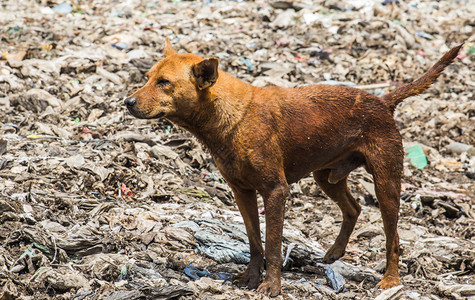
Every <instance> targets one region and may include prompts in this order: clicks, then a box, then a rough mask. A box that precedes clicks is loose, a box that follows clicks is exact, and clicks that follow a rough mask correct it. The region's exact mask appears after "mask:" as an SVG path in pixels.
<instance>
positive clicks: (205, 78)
mask: <svg viewBox="0 0 475 300" xmlns="http://www.w3.org/2000/svg"><path fill="white" fill-rule="evenodd" d="M164 54H165V58H164V59H162V60H161V61H159V62H158V63H156V64H155V65H154V66H153V67H152V68H151V69H150V71H148V72H147V77H148V81H147V83H146V84H145V85H144V86H143V87H142V88H140V89H139V90H137V91H136V92H135V93H133V94H132V95H131V96H130V97H127V98H126V99H125V105H126V106H127V108H128V110H129V112H130V113H131V114H132V115H134V116H135V117H137V118H142V119H152V118H160V117H166V118H168V119H170V120H172V121H173V120H180V119H181V120H183V119H185V118H189V117H191V116H192V115H193V113H195V112H196V111H198V110H199V108H200V106H201V103H200V102H202V101H205V100H204V98H206V97H207V95H209V88H210V87H211V86H213V85H214V84H215V83H216V81H217V79H218V59H217V58H214V57H212V58H209V59H202V58H201V57H199V56H196V55H193V54H179V53H177V52H176V51H175V50H174V49H173V47H172V45H171V44H170V42H169V40H168V39H166V41H165V50H164Z"/></svg>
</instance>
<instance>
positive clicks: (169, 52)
mask: <svg viewBox="0 0 475 300" xmlns="http://www.w3.org/2000/svg"><path fill="white" fill-rule="evenodd" d="M163 53H165V57H167V56H170V55H173V54H176V51H175V49H173V46H172V44H170V40H169V39H168V38H165V48H164V49H163Z"/></svg>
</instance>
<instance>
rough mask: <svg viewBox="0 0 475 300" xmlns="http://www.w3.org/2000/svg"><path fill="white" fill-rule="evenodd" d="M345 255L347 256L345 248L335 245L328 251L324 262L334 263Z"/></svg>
mask: <svg viewBox="0 0 475 300" xmlns="http://www.w3.org/2000/svg"><path fill="white" fill-rule="evenodd" d="M343 255H345V247H339V246H337V245H333V246H332V247H331V248H330V249H328V251H327V253H326V254H325V256H324V257H323V261H324V262H326V263H333V262H335V261H337V260H338V259H340V258H341V257H342V256H343Z"/></svg>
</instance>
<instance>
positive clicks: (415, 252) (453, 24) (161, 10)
mask: <svg viewBox="0 0 475 300" xmlns="http://www.w3.org/2000/svg"><path fill="white" fill-rule="evenodd" d="M0 7H1V9H0V35H1V37H2V38H1V39H0V53H1V56H0V298H1V299H78V300H79V299H256V298H260V299H265V298H266V297H265V296H263V295H259V294H258V293H257V292H256V291H251V290H247V289H241V288H238V287H236V286H235V285H233V284H232V276H233V275H235V274H237V273H238V272H240V271H242V270H244V268H245V264H246V263H247V262H248V261H249V256H250V255H249V249H248V241H247V237H246V234H245V229H244V225H243V222H242V218H241V216H240V214H239V211H238V209H237V207H236V205H235V203H234V200H233V196H232V193H231V190H230V188H229V187H228V186H227V185H226V183H225V181H224V179H223V178H222V177H221V176H220V174H219V171H218V170H217V167H216V165H215V164H214V163H213V161H212V159H211V156H210V155H209V154H208V153H207V152H206V151H205V149H204V148H203V147H202V146H201V145H200V144H199V143H198V142H197V140H196V139H194V138H193V137H192V136H191V135H190V134H188V133H187V132H185V131H184V130H182V129H180V128H178V127H176V126H175V125H173V124H171V123H169V122H168V121H166V120H153V121H150V120H138V119H135V118H133V117H132V116H131V115H129V114H128V112H127V111H126V109H125V108H124V105H123V99H124V97H125V96H126V95H128V94H130V93H131V92H132V91H133V90H135V89H137V88H139V87H140V86H142V85H143V84H144V83H145V81H146V77H145V73H146V72H147V71H148V69H149V68H150V67H151V66H152V65H153V64H154V62H156V61H158V60H160V59H161V58H162V57H163V54H162V50H163V45H164V39H165V37H168V38H169V39H170V40H171V42H172V44H173V45H174V47H175V49H176V50H177V51H178V52H190V53H194V54H198V55H201V56H203V57H210V56H215V57H218V58H219V59H220V67H221V68H222V69H223V70H225V71H227V72H229V73H230V74H232V75H234V76H236V77H238V78H241V79H242V80H244V81H247V82H249V83H252V84H253V85H256V86H265V85H270V84H274V85H278V86H282V87H295V86H299V85H308V84H322V83H323V84H338V85H346V86H353V87H358V88H362V89H365V90H368V91H370V92H371V93H374V94H376V95H383V94H384V93H386V92H387V91H389V90H392V89H394V88H395V86H397V85H398V84H399V83H405V82H410V81H411V80H413V79H416V78H417V77H419V76H420V75H422V74H423V73H424V72H425V71H426V70H428V68H430V66H432V65H433V64H434V63H435V62H436V61H437V60H438V59H439V58H440V57H441V56H442V55H443V53H444V52H445V51H447V50H448V49H449V48H450V47H453V46H455V45H456V44H459V43H461V42H465V45H464V48H463V50H462V52H461V54H460V55H459V56H458V58H457V61H456V62H455V63H454V64H453V65H451V66H450V67H448V68H447V69H446V71H445V73H444V74H443V75H442V76H441V78H440V79H439V80H438V81H437V83H435V84H434V85H433V86H432V87H431V88H429V90H428V91H427V92H426V93H425V94H423V95H420V96H417V97H412V98H409V99H406V100H405V101H404V103H403V104H401V105H400V106H399V107H398V109H397V111H396V113H395V119H396V122H397V124H398V126H399V128H400V130H401V134H402V136H403V140H404V145H405V151H406V152H407V158H406V161H405V171H404V178H403V190H402V197H401V211H400V221H399V235H400V239H401V247H402V250H403V252H402V255H401V262H400V272H401V281H402V283H403V285H404V287H401V286H400V287H396V288H393V289H391V290H388V291H384V292H383V291H381V290H378V289H376V288H374V287H375V285H376V283H377V282H378V281H379V280H380V279H381V277H382V274H383V273H384V267H385V249H384V247H385V244H384V241H385V237H384V232H383V230H382V220H381V216H380V212H379V209H378V208H377V201H376V198H375V195H374V187H373V183H372V179H371V176H370V175H369V174H368V173H366V172H365V171H364V170H363V169H361V170H360V169H359V170H356V171H355V172H354V173H353V174H352V175H351V176H350V180H349V181H350V187H351V191H352V193H353V194H354V196H355V197H356V198H357V199H358V201H359V202H360V203H361V204H362V206H363V211H362V213H361V216H360V218H359V221H358V223H357V225H356V229H355V232H354V234H353V235H352V239H351V240H350V243H349V245H348V248H347V252H346V255H345V256H344V257H343V258H342V259H340V260H339V261H337V262H335V263H334V264H332V265H326V264H324V263H323V262H322V260H321V258H322V256H323V255H324V253H325V251H326V250H327V249H328V248H329V247H330V246H331V244H332V243H333V242H334V240H335V238H336V236H337V234H338V232H339V226H340V224H341V222H342V216H341V214H340V212H339V209H338V207H337V206H336V204H335V203H333V202H332V201H331V200H328V198H327V197H326V196H325V195H324V194H323V193H322V192H321V191H320V189H319V188H318V187H317V185H316V184H315V183H314V181H313V179H312V178H310V177H309V178H304V179H302V180H301V181H300V182H299V183H298V184H294V185H292V187H291V198H290V199H289V200H288V202H287V209H286V221H285V226H284V227H285V228H284V247H283V249H282V250H283V255H284V258H285V262H284V266H283V270H284V272H283V283H282V294H281V295H280V296H279V297H278V298H280V299H304V298H306V299H343V298H345V299H350V298H351V299H353V298H357V299H374V298H376V299H397V298H400V299H467V298H473V297H475V274H474V268H475V263H474V261H475V252H474V250H473V249H474V248H475V247H474V246H475V222H474V217H475V213H474V199H475V198H474V192H473V191H474V190H475V185H474V179H475V155H474V154H475V140H474V137H475V135H474V131H475V130H474V129H475V122H474V118H475V114H474V112H475V101H474V99H475V97H474V91H475V72H474V62H475V34H474V33H475V31H474V26H475V23H474V18H473V16H474V15H475V6H474V5H471V1H470V0H448V1H429V0H421V1H388V0H385V1H369V0H358V1H349V0H345V1H333V0H330V1H308V0H298V1H261V0H258V1H202V2H194V1H180V0H177V1H175V0H173V1H145V2H144V1H138V0H127V1H112V0H104V1H78V0H76V1H33V0H26V1H13V0H6V1H2V4H1V5H0ZM462 7H463V9H461V8H462ZM259 201H260V207H262V201H261V200H259ZM264 214H265V212H264V211H263V210H260V218H261V224H262V226H261V228H262V232H263V233H264V232H265V224H264Z"/></svg>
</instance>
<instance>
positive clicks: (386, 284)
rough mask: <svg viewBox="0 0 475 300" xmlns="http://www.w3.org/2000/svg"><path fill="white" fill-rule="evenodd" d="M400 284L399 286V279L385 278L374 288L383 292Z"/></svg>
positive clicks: (393, 277)
mask: <svg viewBox="0 0 475 300" xmlns="http://www.w3.org/2000/svg"><path fill="white" fill-rule="evenodd" d="M400 284H401V281H399V277H395V276H387V277H386V276H385V277H383V279H382V280H381V281H380V282H379V283H378V284H377V285H376V286H377V287H379V288H381V289H383V290H387V289H390V288H393V287H395V286H398V285H400Z"/></svg>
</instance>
